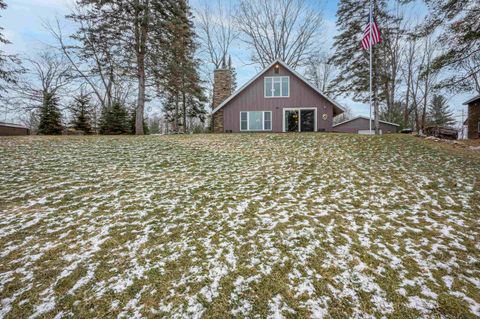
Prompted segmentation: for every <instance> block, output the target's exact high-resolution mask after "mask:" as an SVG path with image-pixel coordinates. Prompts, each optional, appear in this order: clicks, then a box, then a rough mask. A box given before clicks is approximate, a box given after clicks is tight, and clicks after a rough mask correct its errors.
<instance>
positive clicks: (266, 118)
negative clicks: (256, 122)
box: [263, 112, 272, 131]
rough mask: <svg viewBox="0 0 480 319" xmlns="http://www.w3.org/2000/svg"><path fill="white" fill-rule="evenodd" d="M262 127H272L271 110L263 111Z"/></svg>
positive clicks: (269, 128) (268, 128)
mask: <svg viewBox="0 0 480 319" xmlns="http://www.w3.org/2000/svg"><path fill="white" fill-rule="evenodd" d="M263 129H264V130H266V131H269V130H271V129H272V112H264V113H263Z"/></svg>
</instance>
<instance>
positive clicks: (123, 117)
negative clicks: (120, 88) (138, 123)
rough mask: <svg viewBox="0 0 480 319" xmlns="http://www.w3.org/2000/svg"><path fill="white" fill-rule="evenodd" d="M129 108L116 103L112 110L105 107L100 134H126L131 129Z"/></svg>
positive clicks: (113, 104)
mask: <svg viewBox="0 0 480 319" xmlns="http://www.w3.org/2000/svg"><path fill="white" fill-rule="evenodd" d="M129 124H130V123H129V116H128V111H127V108H126V107H125V106H124V105H122V104H121V103H120V102H118V101H115V102H113V103H112V106H111V107H110V108H106V107H104V108H103V109H102V115H101V119H100V134H111V135H117V134H126V133H128V132H129V131H130V129H129Z"/></svg>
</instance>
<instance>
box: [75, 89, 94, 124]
mask: <svg viewBox="0 0 480 319" xmlns="http://www.w3.org/2000/svg"><path fill="white" fill-rule="evenodd" d="M70 109H71V112H72V121H71V122H70V125H71V126H72V128H73V129H75V130H77V131H82V132H83V133H84V134H91V133H92V119H91V117H90V114H91V113H92V110H93V108H92V106H91V105H90V98H89V97H88V96H87V95H85V94H80V95H79V96H76V97H74V101H73V104H72V106H71V107H70Z"/></svg>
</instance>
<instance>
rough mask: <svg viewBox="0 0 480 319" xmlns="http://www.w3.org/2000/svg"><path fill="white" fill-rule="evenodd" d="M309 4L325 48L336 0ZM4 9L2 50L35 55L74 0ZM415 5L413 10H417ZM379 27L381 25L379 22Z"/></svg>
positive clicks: (33, 1) (240, 62)
mask: <svg viewBox="0 0 480 319" xmlns="http://www.w3.org/2000/svg"><path fill="white" fill-rule="evenodd" d="M200 1H205V0H191V1H190V3H191V5H192V7H194V8H195V7H196V6H197V5H198V3H199V2H200ZM307 1H309V4H310V5H311V6H312V7H316V8H319V9H321V10H322V11H323V13H324V24H323V26H322V28H323V29H322V37H323V39H322V40H323V41H322V42H324V45H325V49H326V51H328V50H329V49H330V47H331V45H332V43H333V36H334V35H335V34H337V30H336V27H335V12H336V7H337V1H336V0H325V1H321V0H307ZM6 2H7V4H8V8H7V10H4V11H3V12H2V15H3V16H2V17H1V18H0V25H1V26H2V27H4V29H5V30H4V33H5V36H6V37H7V38H8V39H9V40H10V41H11V42H12V44H9V45H7V46H3V45H2V46H3V50H4V51H6V52H9V53H16V54H20V55H34V54H35V52H37V51H38V50H41V49H42V48H43V47H44V46H45V45H48V44H52V39H51V37H50V36H49V34H48V32H46V31H45V29H44V27H43V26H42V24H43V23H44V21H48V20H50V21H52V20H53V19H54V18H55V16H58V17H60V18H63V17H64V16H65V14H67V13H68V12H69V8H70V7H71V4H72V3H73V0H7V1H6ZM417 8H418V6H417V7H415V10H418V9H417ZM64 27H65V29H66V30H67V31H68V29H69V24H68V22H65V24H64ZM380 28H381V26H380ZM248 58H249V53H248V50H245V48H243V47H242V46H241V44H239V45H237V47H235V48H233V50H232V59H233V64H234V66H235V67H236V70H237V75H238V79H237V80H238V81H237V82H238V85H239V86H241V85H243V84H244V83H245V82H247V81H248V80H249V79H250V78H251V77H253V76H254V75H255V73H256V72H257V70H258V69H257V68H255V67H253V66H249V65H245V63H246V62H248ZM448 98H449V101H450V105H451V106H452V108H454V110H455V115H456V116H457V120H458V121H459V120H460V116H461V112H462V109H464V107H462V105H461V104H462V102H463V101H465V100H467V99H468V98H469V95H468V94H467V95H456V96H448ZM337 100H338V102H340V103H342V104H346V105H348V106H349V107H350V108H351V109H352V111H353V113H354V114H355V115H367V116H368V113H369V107H368V106H367V105H364V104H361V103H355V102H353V101H351V100H350V99H348V98H338V99H337Z"/></svg>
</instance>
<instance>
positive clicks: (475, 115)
mask: <svg viewBox="0 0 480 319" xmlns="http://www.w3.org/2000/svg"><path fill="white" fill-rule="evenodd" d="M463 105H468V118H467V130H468V138H469V139H474V138H480V95H478V96H476V97H474V98H472V99H470V100H468V101H466V102H465V103H463Z"/></svg>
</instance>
